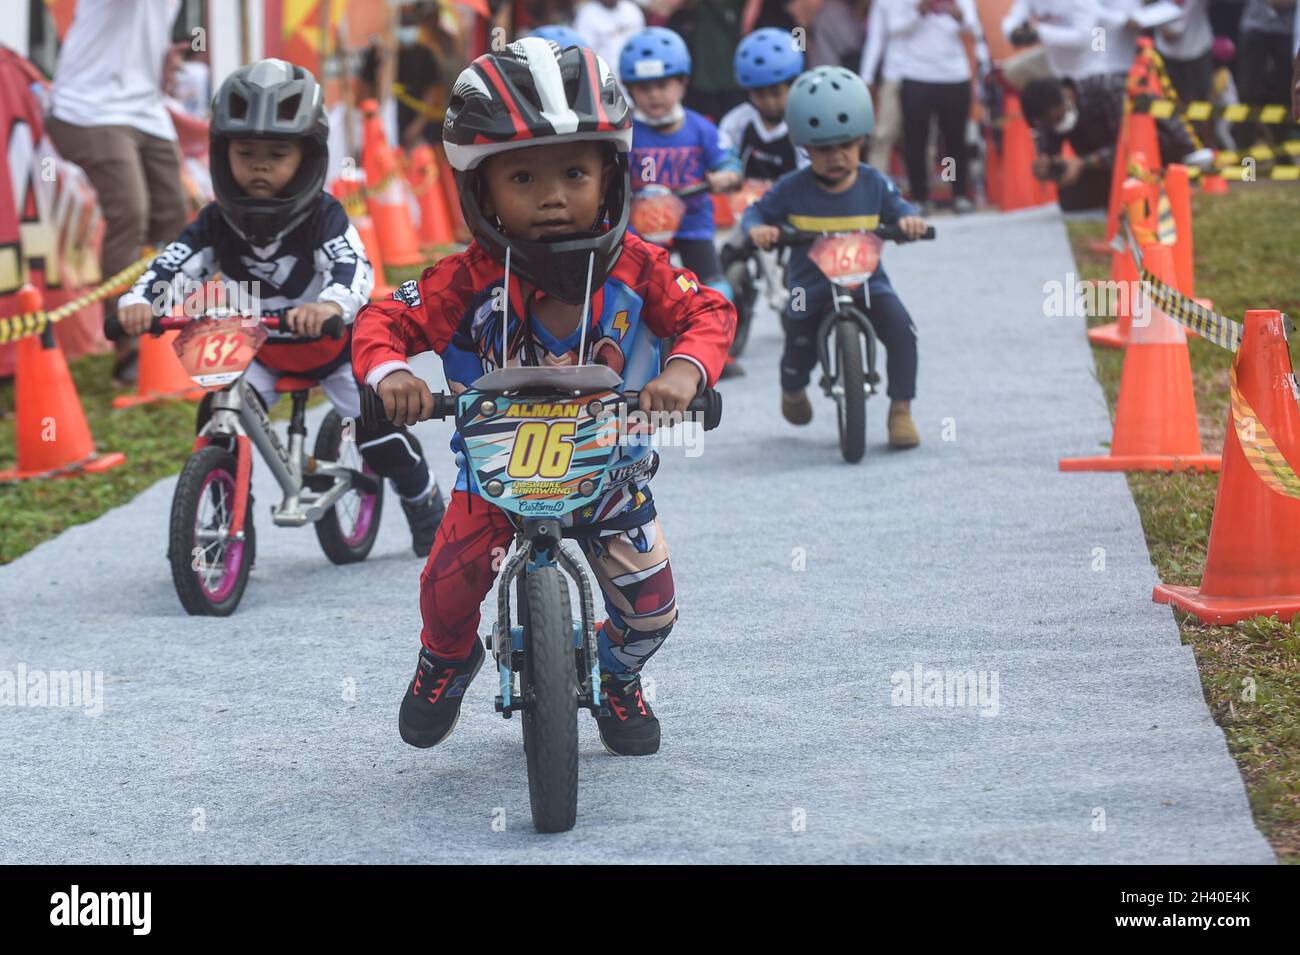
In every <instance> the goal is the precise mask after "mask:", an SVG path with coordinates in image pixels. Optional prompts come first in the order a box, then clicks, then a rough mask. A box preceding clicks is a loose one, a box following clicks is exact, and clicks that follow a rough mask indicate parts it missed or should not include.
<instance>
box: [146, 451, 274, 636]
mask: <svg viewBox="0 0 1300 955" xmlns="http://www.w3.org/2000/svg"><path fill="white" fill-rule="evenodd" d="M238 473H239V472H238V467H237V465H236V461H235V456H234V455H233V454H231V453H230V452H229V451H227V450H226V449H225V448H219V447H216V446H213V445H209V446H208V447H206V448H201V449H199V451H198V452H197V453H195V454H194V455H192V456H191V457H190V459H189V460H188V461H187V462H185V467H184V468H183V469H182V470H181V475H180V477H179V478H177V480H176V492H175V494H173V496H172V513H171V521H170V528H169V534H170V539H169V541H168V547H167V557H168V560H169V562H170V563H171V569H172V582H173V583H174V584H175V586H176V596H178V597H179V598H180V601H181V606H182V607H184V608H185V611H186V612H187V613H189V614H193V615H195V616H209V617H226V616H229V615H230V614H232V613H234V612H235V608H236V607H238V606H239V601H240V600H241V599H242V598H243V596H244V588H245V587H246V586H247V585H248V572H249V570H250V569H251V568H252V565H253V549H254V546H255V544H254V537H253V515H252V513H251V512H248V513H245V515H244V539H243V540H235V539H234V538H233V537H232V536H231V533H232V532H231V525H232V523H233V521H234V516H235V494H236V489H237V487H238Z"/></svg>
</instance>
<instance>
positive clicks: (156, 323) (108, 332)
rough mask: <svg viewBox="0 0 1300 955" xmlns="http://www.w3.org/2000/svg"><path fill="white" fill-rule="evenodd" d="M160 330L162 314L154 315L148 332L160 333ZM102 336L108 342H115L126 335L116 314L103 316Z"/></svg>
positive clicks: (151, 333)
mask: <svg viewBox="0 0 1300 955" xmlns="http://www.w3.org/2000/svg"><path fill="white" fill-rule="evenodd" d="M162 332H163V328H162V316H161V315H155V316H154V317H153V322H152V323H151V324H150V325H149V334H150V335H161V334H162ZM104 337H105V338H107V339H108V340H109V341H110V342H115V341H118V340H120V339H122V338H125V337H126V329H125V328H123V327H122V322H121V320H120V319H119V318H118V317H117V315H116V314H114V315H109V316H107V317H105V319H104Z"/></svg>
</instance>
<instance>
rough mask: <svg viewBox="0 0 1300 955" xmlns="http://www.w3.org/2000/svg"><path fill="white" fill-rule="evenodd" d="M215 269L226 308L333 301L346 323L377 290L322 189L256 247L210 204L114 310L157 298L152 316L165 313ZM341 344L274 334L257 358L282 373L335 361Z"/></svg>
mask: <svg viewBox="0 0 1300 955" xmlns="http://www.w3.org/2000/svg"><path fill="white" fill-rule="evenodd" d="M218 272H220V273H221V279H220V282H221V283H222V284H224V285H225V286H226V291H227V294H226V304H229V305H230V306H231V307H234V308H238V309H240V310H246V311H256V310H257V309H260V310H261V312H263V313H265V312H274V311H281V310H286V309H289V308H292V307H293V306H295V305H303V304H306V303H308V302H333V303H335V304H337V305H338V306H339V308H341V309H342V310H343V321H344V322H345V323H349V324H350V323H351V322H352V319H353V317H354V316H355V315H356V313H357V310H358V309H359V308H360V307H361V306H362V305H364V304H366V302H367V301H368V300H369V298H370V292H371V290H372V289H373V288H374V285H375V275H374V269H373V268H372V267H371V265H370V261H369V260H368V259H367V258H366V252H365V249H364V247H363V246H362V245H361V238H360V236H358V234H357V230H356V229H355V228H354V227H353V225H352V223H351V222H350V221H349V220H348V215H347V213H346V212H345V211H344V210H343V206H342V205H340V204H339V202H338V200H337V199H335V198H334V197H333V196H331V195H328V194H326V193H323V192H322V193H321V200H320V203H319V204H318V205H317V207H316V210H315V211H314V212H313V213H312V214H311V215H309V216H308V217H307V218H306V219H304V220H303V221H302V222H301V223H299V225H298V226H297V228H295V229H293V230H292V231H290V232H288V233H286V234H285V235H283V236H281V237H280V238H279V239H278V240H277V241H275V242H273V243H271V244H270V245H267V246H262V247H258V246H254V245H252V244H251V243H250V242H249V241H248V240H247V239H245V238H244V237H243V236H242V235H240V234H239V233H238V232H237V231H235V229H234V227H232V226H231V225H230V223H229V222H227V221H226V218H225V216H223V215H222V214H221V210H220V209H219V208H218V207H217V204H216V203H215V202H214V203H209V204H208V205H206V206H204V207H203V209H201V210H200V211H199V214H198V216H197V217H196V218H195V219H194V221H193V222H191V223H190V224H189V225H187V226H186V227H185V229H184V231H182V232H181V234H180V237H179V238H177V239H176V241H175V242H172V243H171V244H170V245H168V246H167V247H166V248H165V249H163V250H162V252H160V253H159V254H158V255H157V256H156V257H155V258H154V260H153V261H152V262H151V263H149V267H148V268H147V269H146V270H145V271H144V274H143V275H141V276H140V278H139V279H137V280H136V283H135V285H134V287H132V289H131V291H129V292H127V293H126V294H125V295H123V296H122V297H121V299H119V301H118V307H119V308H120V307H123V306H126V305H133V304H137V303H144V304H151V303H153V302H155V301H156V302H158V303H159V305H158V306H157V307H156V308H155V312H161V313H163V314H166V312H167V311H168V310H170V309H171V308H172V306H175V305H179V304H181V301H180V299H181V297H182V296H184V295H186V294H188V293H191V292H193V291H194V288H195V287H197V286H198V284H199V283H202V282H204V281H206V280H208V279H210V278H212V276H214V275H216V274H217V273H218ZM210 304H211V303H210ZM218 304H220V303H218ZM346 344H347V340H346V338H345V339H344V340H343V341H342V342H335V341H332V340H330V339H324V340H321V341H311V342H301V341H296V340H294V339H293V338H292V336H290V335H289V334H288V333H287V332H279V331H276V332H271V337H270V338H269V339H268V341H267V343H266V345H264V346H263V349H262V351H260V352H259V353H258V360H259V361H262V362H263V363H265V364H267V365H269V366H271V367H273V368H280V369H282V370H286V371H306V370H307V369H311V368H317V367H320V366H323V365H325V364H326V363H327V362H328V361H329V360H331V359H333V358H335V357H337V356H338V354H339V353H340V351H341V349H342V348H343V347H345V346H346ZM277 356H278V358H287V359H288V360H287V361H281V360H278V358H277ZM317 359H319V360H317Z"/></svg>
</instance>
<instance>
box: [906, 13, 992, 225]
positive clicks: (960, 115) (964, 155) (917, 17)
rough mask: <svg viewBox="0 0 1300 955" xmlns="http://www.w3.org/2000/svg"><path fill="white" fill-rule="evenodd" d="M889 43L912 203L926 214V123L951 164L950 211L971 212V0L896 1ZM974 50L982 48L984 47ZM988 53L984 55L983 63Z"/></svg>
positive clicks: (974, 24) (975, 32)
mask: <svg viewBox="0 0 1300 955" xmlns="http://www.w3.org/2000/svg"><path fill="white" fill-rule="evenodd" d="M885 18H886V21H887V23H888V25H889V40H888V42H889V44H890V45H891V47H893V49H892V50H891V53H892V55H894V56H896V57H897V65H898V72H899V75H900V76H901V77H902V87H901V89H900V92H899V98H900V100H901V102H902V106H903V158H904V161H905V164H906V166H907V178H908V182H909V183H910V184H911V191H912V201H913V202H916V203H917V204H918V205H919V206H920V207H921V215H922V216H926V215H929V213H930V170H929V165H928V163H927V162H926V158H925V157H926V150H927V148H928V146H929V140H930V119H931V117H936V118H937V119H938V121H939V133H940V135H942V136H943V142H944V148H945V149H946V150H947V154H948V156H949V157H950V158H951V159H952V160H953V164H954V166H955V170H954V171H955V173H956V179H955V181H954V183H953V209H954V211H956V212H970V211H972V210H973V209H974V208H975V204H974V202H973V201H972V200H971V198H970V152H969V150H967V148H966V119H967V117H968V116H969V115H970V108H971V82H970V81H971V69H970V60H969V59H967V56H966V47H965V44H964V43H963V42H962V36H963V35H965V34H969V35H971V36H973V37H975V38H976V39H977V40H979V39H980V38H982V36H983V34H982V32H981V31H980V26H979V15H978V14H977V13H976V11H975V4H974V3H973V2H972V0H895V2H892V3H890V4H889V6H888V7H887V8H886V10H885ZM977 45H979V46H982V45H983V44H982V42H981V43H978V44H977ZM987 57H988V53H987V52H985V53H984V54H983V59H985V60H987Z"/></svg>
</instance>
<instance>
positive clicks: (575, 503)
mask: <svg viewBox="0 0 1300 955" xmlns="http://www.w3.org/2000/svg"><path fill="white" fill-rule="evenodd" d="M622 384H623V380H622V378H620V377H619V375H618V374H617V373H616V372H615V371H614V370H613V369H611V368H609V367H607V366H605V365H573V366H567V367H557V368H539V367H517V366H516V367H508V368H499V369H497V370H495V371H491V372H489V373H487V374H485V375H483V376H482V377H480V378H479V379H478V380H477V381H475V382H474V383H473V384H472V385H471V386H470V387H469V388H468V389H467V390H466V391H463V392H461V393H460V394H459V395H449V394H445V393H441V392H439V393H435V394H434V396H433V410H432V413H431V414H430V417H432V418H447V417H454V418H455V419H456V429H457V431H459V432H460V436H461V440H462V443H463V445H464V448H465V451H464V453H465V462H466V469H467V474H468V477H469V482H470V493H474V494H478V495H479V497H481V498H482V499H484V500H486V501H487V502H488V503H489V504H492V505H494V506H496V507H499V508H500V509H501V510H503V511H505V512H506V513H507V514H508V515H510V517H511V520H512V522H513V523H514V525H515V526H516V528H517V529H518V533H517V534H516V537H515V542H514V552H513V554H511V556H510V557H509V558H507V559H506V561H505V563H504V564H503V566H502V569H501V572H500V576H499V578H498V582H497V586H496V597H497V620H496V626H495V627H494V628H493V630H492V633H491V635H490V636H489V638H488V640H487V649H488V650H490V651H491V652H492V654H493V656H494V658H495V659H496V663H497V671H498V679H499V691H500V692H499V693H498V695H497V698H496V711H497V712H498V713H500V714H501V715H502V717H503V718H505V719H510V718H511V717H512V716H513V715H514V713H516V712H519V713H522V715H523V719H522V723H523V739H524V753H525V757H526V762H527V768H528V793H529V803H530V806H531V810H532V816H533V825H534V826H535V827H536V828H537V830H538V831H539V832H563V831H566V830H569V829H572V828H573V826H574V825H575V824H576V821H577V806H578V726H577V711H578V709H579V708H580V707H581V708H584V709H587V710H589V711H590V712H591V714H592V716H593V717H595V716H602V715H608V711H607V710H605V709H604V696H603V694H602V693H601V689H600V663H599V659H598V656H597V645H596V635H595V634H596V626H595V623H596V622H595V614H594V609H593V608H594V600H593V592H592V586H591V581H590V580H589V579H588V577H587V574H586V572H585V571H584V570H583V569H582V567H581V565H580V563H579V562H578V560H577V559H575V557H574V556H573V555H571V554H570V553H568V552H567V551H566V550H565V549H564V548H563V547H562V546H561V541H562V539H563V538H564V537H566V536H568V537H573V536H575V535H574V533H573V531H572V529H570V528H564V527H563V526H562V525H561V518H562V517H563V516H564V515H565V514H568V513H571V512H574V511H577V510H579V509H580V508H582V507H585V506H586V505H588V504H591V503H593V502H594V501H597V500H599V499H600V497H601V495H602V494H603V493H604V492H605V491H606V490H607V480H606V479H607V477H608V474H609V470H610V467H611V465H612V464H613V462H614V459H615V457H616V453H617V450H618V434H617V430H618V417H619V412H620V409H623V408H633V409H634V408H635V407H636V406H637V403H638V400H639V397H638V396H639V392H635V391H629V392H623V391H621V387H622ZM689 410H690V411H691V412H693V413H696V414H699V415H702V416H703V424H704V428H705V430H712V429H713V428H715V427H717V425H718V423H719V421H720V420H721V417H722V397H721V395H719V394H718V393H717V392H716V391H712V390H707V391H705V392H704V394H703V395H701V396H700V397H698V398H696V399H695V400H694V401H692V402H691V404H690V409H689ZM362 415H363V416H364V417H366V418H367V419H371V418H373V419H375V420H382V419H384V418H385V417H386V416H385V415H384V410H383V404H382V402H381V401H380V399H379V397H378V395H376V394H375V393H374V391H373V390H371V389H369V388H366V389H364V390H363V391H362ZM476 489H477V490H476ZM566 574H567V575H568V577H570V578H571V579H572V580H573V582H574V584H575V586H576V587H577V591H578V595H579V600H580V602H581V608H580V610H581V613H580V615H579V619H578V620H576V621H575V620H574V619H573V618H572V613H571V610H570V601H569V588H568V585H567V583H566V581H565V575H566ZM511 583H514V585H515V609H516V616H517V618H518V623H517V624H513V625H512V623H511V606H510V585H511Z"/></svg>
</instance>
